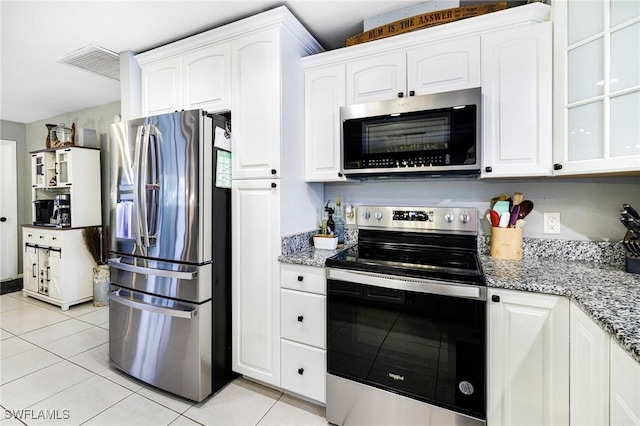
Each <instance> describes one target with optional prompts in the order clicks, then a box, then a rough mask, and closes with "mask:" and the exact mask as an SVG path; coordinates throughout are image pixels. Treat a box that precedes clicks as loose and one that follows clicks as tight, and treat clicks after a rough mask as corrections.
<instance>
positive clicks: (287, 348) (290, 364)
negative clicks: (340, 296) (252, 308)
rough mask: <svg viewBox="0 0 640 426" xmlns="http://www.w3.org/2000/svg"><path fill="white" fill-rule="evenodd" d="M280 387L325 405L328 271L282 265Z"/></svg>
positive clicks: (310, 267) (311, 267)
mask: <svg viewBox="0 0 640 426" xmlns="http://www.w3.org/2000/svg"><path fill="white" fill-rule="evenodd" d="M280 271H281V273H280V280H281V281H280V287H281V289H280V301H281V307H282V310H281V315H280V329H281V337H282V339H281V345H282V348H281V349H282V360H281V371H282V381H281V387H282V388H283V389H285V390H288V391H291V392H293V393H295V394H298V395H302V396H305V397H307V398H311V399H313V400H316V401H319V402H321V403H325V401H326V398H325V375H326V372H327V352H326V348H327V347H326V324H327V319H326V308H327V301H326V279H325V269H324V268H317V267H313V266H301V265H289V264H283V265H281V266H280Z"/></svg>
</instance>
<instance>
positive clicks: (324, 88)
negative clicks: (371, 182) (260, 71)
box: [304, 64, 346, 182]
mask: <svg viewBox="0 0 640 426" xmlns="http://www.w3.org/2000/svg"><path fill="white" fill-rule="evenodd" d="M304 88H305V98H304V123H305V128H304V135H305V136H304V148H305V151H304V161H305V180H306V181H307V182H339V181H344V180H345V177H344V175H343V174H342V173H341V172H340V168H341V164H340V161H341V158H342V154H341V152H340V135H341V128H340V127H341V126H342V123H341V121H340V107H342V106H344V105H345V93H346V92H345V90H346V88H345V65H344V64H337V65H332V66H329V67H323V68H317V69H313V70H309V71H306V72H305V74H304Z"/></svg>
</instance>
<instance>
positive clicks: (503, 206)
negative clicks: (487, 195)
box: [493, 200, 509, 217]
mask: <svg viewBox="0 0 640 426" xmlns="http://www.w3.org/2000/svg"><path fill="white" fill-rule="evenodd" d="M493 210H495V211H496V212H498V216H500V217H502V214H503V213H505V212H506V213H509V202H508V201H506V200H500V201H496V203H495V204H494V205H493Z"/></svg>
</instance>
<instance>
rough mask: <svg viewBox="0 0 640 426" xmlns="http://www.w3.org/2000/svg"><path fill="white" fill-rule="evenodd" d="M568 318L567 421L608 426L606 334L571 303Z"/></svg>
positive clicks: (607, 351)
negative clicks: (569, 330)
mask: <svg viewBox="0 0 640 426" xmlns="http://www.w3.org/2000/svg"><path fill="white" fill-rule="evenodd" d="M570 318H571V320H570V327H571V345H570V353H571V355H570V360H569V365H570V370H569V376H570V390H571V392H570V394H571V396H570V407H569V411H570V413H569V419H570V421H571V424H572V425H576V426H587V425H593V426H599V425H606V424H608V423H609V340H610V339H609V335H608V334H607V333H606V332H605V331H604V330H603V329H602V328H601V327H600V326H599V325H598V324H596V323H595V322H594V321H593V320H592V319H591V318H589V317H588V316H587V315H586V314H585V313H584V312H582V310H580V308H579V307H577V306H576V305H575V304H574V303H571V308H570ZM612 424H613V423H612Z"/></svg>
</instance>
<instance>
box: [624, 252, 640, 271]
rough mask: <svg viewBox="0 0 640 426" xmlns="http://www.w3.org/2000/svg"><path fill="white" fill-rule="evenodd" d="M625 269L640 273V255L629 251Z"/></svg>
mask: <svg viewBox="0 0 640 426" xmlns="http://www.w3.org/2000/svg"><path fill="white" fill-rule="evenodd" d="M625 271H627V272H631V273H632V274H640V257H635V256H631V255H630V254H629V253H627V259H626V261H625Z"/></svg>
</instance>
